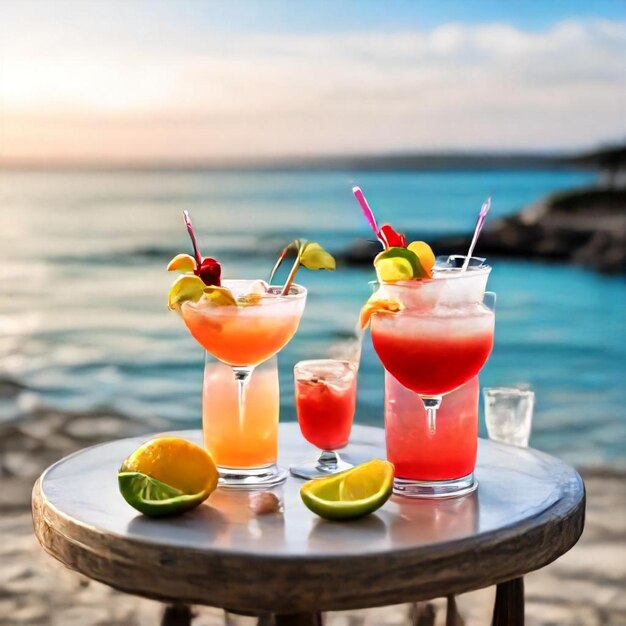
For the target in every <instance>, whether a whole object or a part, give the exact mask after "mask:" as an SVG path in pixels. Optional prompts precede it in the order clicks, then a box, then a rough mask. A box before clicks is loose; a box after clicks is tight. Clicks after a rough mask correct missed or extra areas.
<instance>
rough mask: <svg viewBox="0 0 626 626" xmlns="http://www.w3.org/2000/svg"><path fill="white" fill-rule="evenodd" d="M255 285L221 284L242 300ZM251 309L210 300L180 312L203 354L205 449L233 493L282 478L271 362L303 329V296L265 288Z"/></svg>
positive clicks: (273, 363) (302, 292)
mask: <svg viewBox="0 0 626 626" xmlns="http://www.w3.org/2000/svg"><path fill="white" fill-rule="evenodd" d="M254 282H255V281H251V280H224V281H222V285H223V286H224V287H226V288H228V289H230V291H231V293H232V294H233V296H234V297H235V299H238V298H244V297H246V296H245V294H246V293H248V292H249V290H250V288H251V286H252V285H253V284H254ZM255 300H256V301H255V304H254V305H253V306H243V307H242V306H237V305H232V304H231V305H223V306H215V305H213V304H212V303H211V302H210V301H208V300H207V299H204V300H200V301H198V302H191V301H188V302H184V303H183V304H182V306H181V309H180V312H181V316H182V318H183V321H184V322H185V325H186V326H187V328H188V329H189V332H190V333H191V334H192V336H193V337H194V338H195V339H196V340H197V341H198V343H199V344H200V345H201V346H202V347H203V348H204V349H205V350H206V353H207V357H206V364H205V374H204V385H203V396H202V398H203V400H202V407H203V408H202V416H203V429H204V442H205V446H206V448H207V449H208V450H209V452H210V453H211V455H212V456H213V458H214V460H215V462H216V464H217V466H218V468H219V470H220V476H221V478H220V482H221V484H222V485H225V486H230V487H244V488H245V487H250V486H258V485H272V484H276V483H278V482H282V481H283V480H284V479H285V478H286V476H287V474H286V471H285V470H283V469H282V468H279V467H278V466H277V465H276V457H277V453H278V416H279V394H278V372H277V367H276V358H275V355H276V354H277V353H278V352H279V351H280V350H281V349H282V348H283V347H284V346H285V345H286V344H287V343H288V342H289V341H290V339H291V338H292V337H293V335H294V334H295V332H296V330H297V329H298V325H299V323H300V318H301V317H302V313H303V312H304V306H305V302H306V289H305V288H304V287H301V286H299V285H292V286H291V288H290V290H289V293H288V294H287V295H285V296H282V295H281V287H271V286H270V287H268V288H267V290H266V294H264V295H260V296H259V297H258V298H256V299H255Z"/></svg>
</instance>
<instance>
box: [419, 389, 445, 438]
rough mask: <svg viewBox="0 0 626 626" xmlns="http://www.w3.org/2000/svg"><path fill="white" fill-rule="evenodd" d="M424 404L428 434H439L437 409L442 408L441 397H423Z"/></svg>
mask: <svg viewBox="0 0 626 626" xmlns="http://www.w3.org/2000/svg"><path fill="white" fill-rule="evenodd" d="M422 402H423V403H424V408H425V409H426V416H427V418H428V432H429V433H430V434H431V435H434V434H435V433H436V432H437V409H438V408H439V407H440V406H441V396H422Z"/></svg>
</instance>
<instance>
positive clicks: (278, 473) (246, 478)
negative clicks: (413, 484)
mask: <svg viewBox="0 0 626 626" xmlns="http://www.w3.org/2000/svg"><path fill="white" fill-rule="evenodd" d="M217 469H218V470H219V473H220V479H219V481H218V486H219V487H223V488H224V489H266V488H268V487H275V486H276V485H280V484H281V483H284V482H285V481H286V480H287V476H288V475H289V473H288V472H287V470H286V469H284V468H282V467H280V466H278V465H267V466H266V467H254V468H249V469H238V468H235V467H220V466H219V465H218V467H217Z"/></svg>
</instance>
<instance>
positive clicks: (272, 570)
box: [32, 471, 585, 614]
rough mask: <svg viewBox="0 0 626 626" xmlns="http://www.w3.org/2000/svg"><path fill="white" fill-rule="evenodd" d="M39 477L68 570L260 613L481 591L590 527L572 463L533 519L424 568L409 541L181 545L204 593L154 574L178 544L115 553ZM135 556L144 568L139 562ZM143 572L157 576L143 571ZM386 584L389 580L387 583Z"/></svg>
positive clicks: (42, 502) (36, 502)
mask: <svg viewBox="0 0 626 626" xmlns="http://www.w3.org/2000/svg"><path fill="white" fill-rule="evenodd" d="M44 475H45V473H44V474H42V477H43V476H44ZM42 477H40V478H39V479H38V480H37V482H36V483H35V485H34V487H33V501H32V505H33V523H34V529H35V534H36V537H37V539H38V541H39V543H40V544H41V545H42V547H43V548H44V549H45V550H46V552H48V553H49V554H50V555H51V556H53V557H54V558H56V559H57V560H59V561H60V562H61V563H63V564H64V565H66V566H67V567H69V568H70V569H73V570H76V571H78V572H80V573H82V574H84V575H86V576H88V577H89V578H92V579H95V580H98V581H99V582H102V583H105V584H107V585H109V586H111V587H114V588H116V589H119V590H121V591H124V592H127V593H132V594H135V595H140V596H143V597H147V598H152V599H157V600H161V601H165V602H172V601H174V600H176V601H178V602H183V603H186V604H202V605H209V606H216V607H221V608H227V609H234V610H245V611H247V612H251V613H257V614H262V613H265V612H274V613H294V612H300V611H330V610H347V609H357V608H367V607H373V606H384V605H389V604H397V603H402V602H413V601H421V600H429V599H432V598H436V597H441V596H442V595H449V594H459V593H464V592H468V591H472V590H476V589H480V588H483V587H487V586H490V585H493V584H498V583H502V582H505V581H508V580H511V579H514V578H518V577H519V576H522V575H524V574H526V573H528V572H530V571H533V570H536V569H539V568H540V567H543V566H545V565H547V564H548V563H550V562H552V561H554V560H555V559H557V558H558V557H559V556H561V555H562V554H564V553H565V552H567V551H568V550H569V549H570V548H571V547H572V546H573V545H575V543H576V542H577V541H578V539H579V537H580V535H581V533H582V531H583V527H584V512H585V492H584V482H583V480H582V478H581V477H580V475H579V474H578V473H577V472H575V471H573V479H572V481H571V482H575V483H576V485H573V484H572V485H571V487H570V489H568V491H567V493H566V496H565V497H563V498H561V499H559V500H558V501H557V502H555V503H554V504H553V505H552V506H550V507H549V508H548V509H546V510H545V511H543V512H542V513H541V514H539V515H538V516H536V517H534V518H532V519H531V520H524V521H522V522H520V523H517V524H512V525H511V526H510V527H507V528H505V529H501V530H498V531H492V532H488V533H483V534H480V535H477V536H475V537H472V538H471V539H459V540H458V541H454V542H450V543H447V544H435V545H433V546H432V547H429V548H424V547H421V548H420V549H419V550H418V551H419V552H421V553H423V554H427V556H428V568H427V569H423V568H420V567H419V566H418V565H416V562H415V558H414V554H415V552H416V550H412V549H407V550H405V551H402V552H396V553H394V554H393V555H391V556H390V555H388V554H385V553H381V554H380V555H374V556H372V555H368V556H367V557H362V558H361V559H360V558H359V557H358V556H355V557H349V558H346V557H345V555H341V556H337V557H336V558H331V557H328V556H324V557H320V558H316V557H303V558H302V559H298V560H297V561H296V560H295V559H293V558H285V557H275V558H268V557H256V559H255V557H254V556H252V555H242V554H237V553H214V554H211V553H207V552H204V551H200V550H196V549H192V548H189V549H185V551H184V552H185V571H186V573H187V577H189V578H194V579H196V580H198V579H202V580H205V581H206V584H205V585H204V587H203V591H202V593H198V592H197V591H196V590H195V589H192V587H190V586H187V585H185V584H184V581H183V584H179V583H180V581H176V580H172V578H168V577H164V578H163V579H160V578H159V577H158V576H156V575H155V574H154V573H155V572H156V571H158V568H164V567H167V566H168V565H169V566H172V564H173V563H177V562H178V560H179V556H178V555H177V554H175V550H171V549H167V548H163V546H159V545H157V544H154V543H151V542H149V541H139V540H129V539H128V538H125V537H121V536H119V539H120V541H119V545H118V546H117V548H116V549H115V550H114V551H112V550H111V549H110V546H104V542H99V541H98V535H104V533H101V532H100V531H98V530H97V529H95V528H91V527H88V526H86V525H84V524H81V523H79V522H75V521H74V520H71V519H69V518H67V517H66V516H64V515H63V514H62V513H60V512H59V511H57V510H56V509H55V507H54V506H53V505H51V504H50V503H49V502H47V500H46V499H45V496H44V495H43V493H42V491H41V479H42ZM576 487H577V488H578V489H576ZM84 533H87V534H84ZM87 538H88V541H87ZM512 548H513V549H512ZM99 550H101V552H100V551H99ZM137 559H139V560H140V561H141V562H142V565H141V566H137V565H136V563H137ZM521 559H523V563H524V564H523V566H521V565H520V560H521ZM359 561H360V562H359ZM487 562H488V565H487V566H486V563H487ZM251 564H252V565H251ZM154 568H157V569H154ZM368 570H370V571H371V570H376V571H377V573H376V574H372V573H369V572H368ZM146 571H150V572H152V573H153V575H150V576H146V575H145V572H146ZM238 575H240V576H241V578H242V579H245V580H242V585H238V589H235V588H233V587H232V586H230V585H224V584H223V581H224V580H232V579H233V577H237V576H238ZM303 579H304V580H305V582H306V583H309V586H310V587H315V585H311V583H315V584H316V585H317V586H318V588H317V590H312V591H311V592H310V593H298V594H294V589H295V588H297V587H298V585H297V584H295V583H296V582H297V581H301V582H302V580H303ZM374 581H375V583H376V585H379V587H378V588H377V587H376V585H374V584H373V583H374ZM381 582H384V583H385V584H384V585H382V586H381ZM245 583H247V584H245ZM320 583H321V584H320ZM305 586H306V585H305Z"/></svg>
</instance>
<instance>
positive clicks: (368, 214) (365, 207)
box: [352, 187, 378, 237]
mask: <svg viewBox="0 0 626 626" xmlns="http://www.w3.org/2000/svg"><path fill="white" fill-rule="evenodd" d="M352 193H353V194H354V197H355V198H356V199H357V201H358V203H359V204H360V205H361V209H362V211H363V215H365V219H366V220H367V222H368V223H369V225H370V227H371V229H372V230H373V231H374V234H375V235H376V237H378V224H377V223H376V218H375V217H374V213H373V212H372V209H370V205H369V204H367V200H366V199H365V196H364V195H363V192H362V191H361V188H360V187H352Z"/></svg>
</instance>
